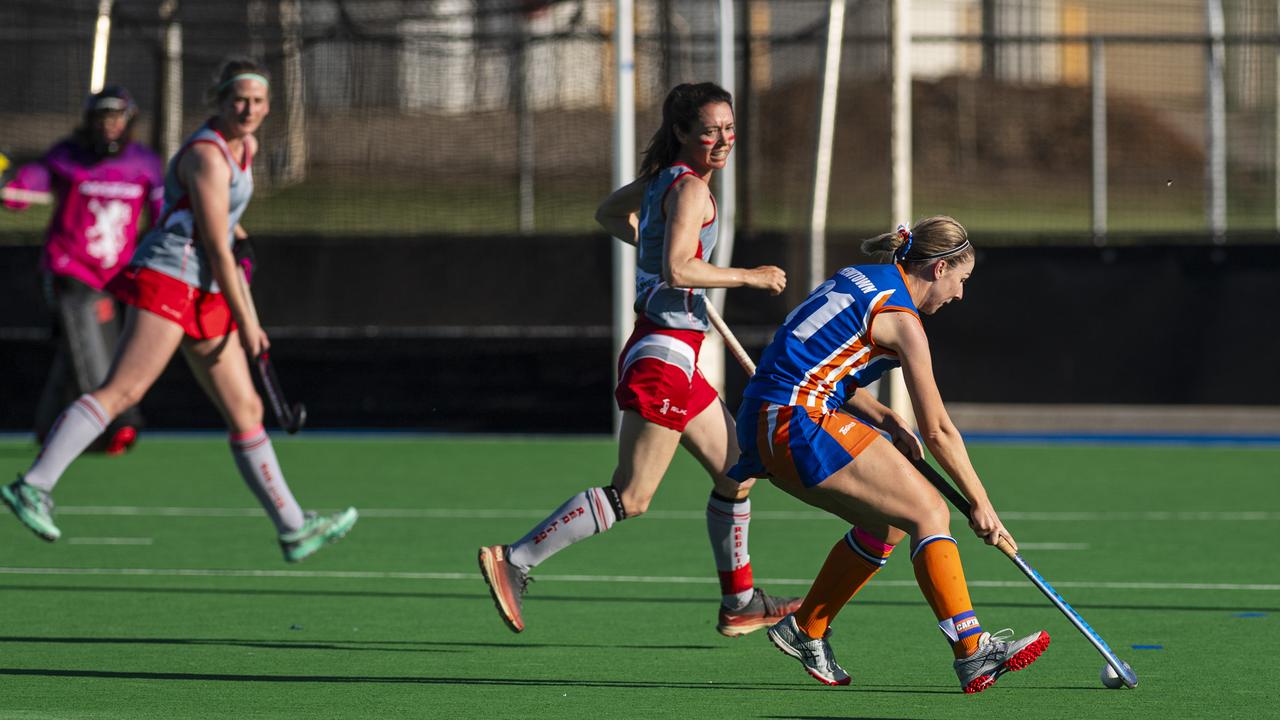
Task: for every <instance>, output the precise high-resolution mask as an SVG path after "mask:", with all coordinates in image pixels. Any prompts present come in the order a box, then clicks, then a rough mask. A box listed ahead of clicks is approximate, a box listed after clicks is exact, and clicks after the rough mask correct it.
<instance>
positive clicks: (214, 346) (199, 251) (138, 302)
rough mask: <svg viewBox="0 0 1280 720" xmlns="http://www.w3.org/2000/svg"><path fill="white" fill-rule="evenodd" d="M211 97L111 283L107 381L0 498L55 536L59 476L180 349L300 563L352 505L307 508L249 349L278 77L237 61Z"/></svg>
mask: <svg viewBox="0 0 1280 720" xmlns="http://www.w3.org/2000/svg"><path fill="white" fill-rule="evenodd" d="M210 100H211V101H212V103H213V105H214V108H215V114H214V115H213V117H211V118H209V120H208V121H207V122H205V123H204V125H202V126H201V127H200V129H198V130H197V131H196V132H195V133H193V134H192V135H191V137H189V138H188V139H187V141H186V142H185V143H184V144H183V145H182V148H181V149H180V150H179V151H178V152H177V154H175V155H174V157H173V159H172V160H170V161H169V167H168V172H167V173H166V175H165V186H164V211H163V213H162V214H161V217H160V219H159V220H158V221H157V222H156V223H155V226H154V227H153V228H152V230H151V231H150V232H149V233H148V234H147V236H146V237H145V238H144V239H143V240H142V242H141V244H140V245H139V246H138V250H137V251H136V252H135V253H134V255H133V259H132V260H131V261H130V263H129V266H128V267H127V268H126V269H125V270H124V271H123V272H121V273H120V274H119V275H117V276H116V277H115V278H114V279H113V280H112V281H111V282H110V283H109V284H108V285H107V289H108V290H109V291H111V292H112V293H114V294H115V295H116V297H118V298H120V299H121V300H122V301H124V302H125V303H127V304H128V305H130V306H131V307H130V308H129V314H128V317H127V318H126V321H125V329H124V334H123V338H122V340H121V344H120V349H119V350H118V352H117V354H116V357H115V360H114V362H113V364H112V367H111V370H110V371H109V372H108V374H107V379H106V381H105V382H104V383H103V384H102V386H101V387H99V388H98V389H97V390H94V391H93V392H90V393H86V394H84V395H82V396H80V398H79V399H77V400H76V401H75V402H74V403H72V404H71V406H70V407H68V408H67V409H66V410H65V411H63V413H62V415H61V416H60V417H59V419H58V420H57V422H56V423H55V426H54V428H55V429H54V430H53V431H52V432H51V433H50V435H49V438H48V440H47V441H46V443H45V447H44V450H43V452H41V454H40V456H39V457H37V458H36V461H35V463H34V464H32V466H31V468H30V469H29V470H28V471H27V472H26V473H25V474H24V475H23V476H21V477H19V479H18V480H17V482H14V483H12V484H11V485H8V486H6V487H4V488H0V490H2V491H3V492H0V495H2V496H3V498H4V500H5V501H6V502H7V503H8V504H9V506H10V507H11V508H12V509H13V511H14V513H15V514H17V516H18V518H19V519H20V520H22V522H23V523H24V524H26V525H27V526H28V527H29V528H30V529H31V530H33V531H34V532H35V533H36V534H37V535H39V536H40V537H42V538H44V539H45V540H49V541H53V540H56V539H58V537H59V536H60V535H61V532H60V531H59V530H58V528H57V526H55V525H54V523H53V517H52V509H53V501H52V499H51V497H50V496H51V493H52V491H53V488H54V485H55V484H56V483H57V481H58V478H59V477H60V476H61V475H62V473H63V471H65V470H66V468H67V466H68V465H70V464H71V462H72V461H73V460H74V459H75V458H76V457H78V456H79V455H80V453H81V452H83V451H84V449H85V448H86V447H87V446H88V445H89V444H90V443H91V442H93V440H94V438H96V437H97V436H98V435H100V434H101V433H102V431H103V429H104V428H105V427H106V426H107V424H108V423H110V422H111V420H112V419H113V418H114V417H116V416H117V415H119V414H120V413H121V412H122V411H123V410H125V409H126V408H128V407H131V406H132V405H135V404H137V403H138V401H140V400H141V399H142V397H143V395H145V394H146V392H147V391H148V390H149V389H150V388H151V386H152V384H154V383H155V381H156V379H157V378H159V376H160V373H161V372H162V371H163V370H164V368H165V366H167V365H168V364H169V360H170V359H171V358H172V357H173V355H174V353H175V352H177V351H178V350H179V349H181V350H182V354H183V356H184V357H185V358H186V360H187V364H188V365H189V366H190V367H191V371H192V373H193V374H194V375H195V376H196V380H197V381H198V382H199V383H200V386H201V387H202V388H204V390H205V392H206V393H207V394H208V396H209V398H210V400H212V401H213V404H214V406H215V407H216V408H217V409H218V411H219V412H220V413H221V414H222V417H223V419H224V420H225V421H226V423H227V428H228V430H229V431H230V435H231V437H230V442H231V454H232V456H233V457H234V459H235V463H236V467H237V468H238V469H239V471H240V474H241V476H242V477H243V478H244V480H245V482H246V483H247V484H248V485H249V488H250V489H251V490H252V491H253V493H254V495H255V496H256V497H257V498H258V501H259V502H260V503H261V504H262V507H263V509H264V510H265V511H266V512H267V514H268V515H269V516H270V517H271V520H272V521H273V522H274V523H275V527H276V531H277V533H278V534H279V540H280V546H281V549H282V550H283V552H284V557H285V560H287V561H289V562H297V561H299V560H302V559H303V558H305V557H307V556H308V555H310V554H312V553H314V552H315V551H316V550H318V549H320V548H321V547H323V546H324V545H325V544H326V543H330V542H334V541H336V540H338V539H340V538H341V537H342V536H343V535H345V534H346V533H347V531H348V530H350V529H351V526H352V525H354V524H355V521H356V510H355V508H348V509H347V510H345V511H343V512H340V513H336V514H334V515H331V516H327V517H320V516H317V515H314V514H306V513H303V511H302V509H301V507H299V505H298V502H297V501H296V500H295V499H294V497H293V494H292V492H290V490H289V486H288V485H287V484H286V483H285V479H284V474H283V473H282V472H281V471H280V464H279V462H278V461H277V459H276V455H275V451H274V450H273V449H272V447H271V440H270V439H269V438H268V437H267V433H266V430H265V429H264V428H263V424H262V415H263V411H262V399H261V398H260V397H259V396H258V394H257V392H256V391H255V390H254V387H253V379H252V376H251V374H250V371H249V363H248V359H247V357H246V353H247V354H248V355H250V356H253V357H257V356H258V355H260V354H262V353H263V352H264V351H266V350H267V348H268V347H270V342H269V341H268V339H267V335H266V333H265V332H263V330H262V327H261V326H260V325H259V324H258V319H257V317H256V316H255V314H254V313H253V311H252V307H251V305H250V303H251V301H250V299H249V298H248V296H247V293H246V292H244V288H245V287H246V286H245V285H242V284H241V282H240V276H239V273H240V272H242V269H241V268H240V267H239V266H238V265H237V262H236V259H235V256H234V254H233V252H232V246H233V244H234V243H235V242H236V241H237V239H241V240H243V239H245V238H247V234H246V233H245V231H244V229H243V228H241V227H240V223H239V221H240V217H241V215H242V214H243V213H244V210H245V208H246V207H247V206H248V204H249V198H250V197H251V196H252V194H253V170H252V165H253V157H254V155H255V154H257V150H258V141H257V139H256V138H255V137H254V134H253V133H254V131H256V130H257V129H258V127H259V126H260V125H262V121H263V120H264V119H265V118H266V117H267V113H268V112H270V109H271V104H270V80H269V79H268V77H267V73H266V71H265V70H264V69H263V68H262V66H261V65H259V64H258V63H256V62H253V61H250V60H234V61H231V62H228V63H227V64H226V65H224V66H223V68H222V70H221V72H220V73H219V75H218V79H217V81H216V82H215V83H214V85H213V87H212V88H211V90H210Z"/></svg>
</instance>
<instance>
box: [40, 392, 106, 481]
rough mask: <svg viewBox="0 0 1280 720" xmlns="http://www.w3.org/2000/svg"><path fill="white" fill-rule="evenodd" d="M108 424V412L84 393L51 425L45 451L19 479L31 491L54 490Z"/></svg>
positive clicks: (43, 450) (45, 442) (41, 451)
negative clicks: (29, 487) (73, 461)
mask: <svg viewBox="0 0 1280 720" xmlns="http://www.w3.org/2000/svg"><path fill="white" fill-rule="evenodd" d="M110 422H111V418H110V417H108V416H107V411H106V410H104V409H103V408H102V405H100V404H99V403H98V401H97V400H96V399H95V398H94V397H93V396H92V395H90V394H88V393H85V394H84V395H81V396H80V397H78V398H76V401H75V402H73V403H71V404H70V405H68V406H67V409H66V410H63V411H62V414H61V415H59V416H58V419H57V420H54V421H53V427H52V428H50V430H49V435H48V437H47V438H46V439H45V441H44V448H43V449H41V450H40V454H39V455H36V461H35V462H33V463H31V469H30V470H27V472H26V473H24V474H23V476H22V479H23V480H24V481H25V482H26V483H27V484H28V485H30V486H31V487H35V488H40V489H41V490H43V491H45V492H53V486H54V485H57V484H58V478H60V477H62V473H64V472H66V470H67V466H68V465H70V464H71V461H72V460H75V459H76V458H78V457H80V453H82V452H84V449H85V448H87V447H89V443H92V442H93V441H94V440H96V439H98V436H99V435H101V434H102V431H103V430H105V429H106V428H107V423H110Z"/></svg>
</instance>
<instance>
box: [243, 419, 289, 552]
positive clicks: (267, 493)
mask: <svg viewBox="0 0 1280 720" xmlns="http://www.w3.org/2000/svg"><path fill="white" fill-rule="evenodd" d="M231 457H233V458H235V460H236V467H237V468H238V469H239V470H240V476H241V477H243V478H244V482H245V484H246V485H248V486H249V489H250V490H252V491H253V494H254V496H255V497H257V498H258V502H260V503H262V509H263V510H266V511H267V515H268V516H269V517H270V518H271V522H273V523H275V524H276V532H278V533H280V534H284V533H287V532H293V531H294V530H297V529H298V528H300V527H302V523H303V517H302V508H300V507H298V501H297V500H294V499H293V493H292V492H290V490H289V484H288V483H286V482H285V481H284V473H283V472H281V471H280V462H279V461H278V460H276V451H275V448H273V447H271V438H269V437H267V431H266V429H265V428H263V427H262V426H261V425H259V426H258V429H256V430H250V431H249V432H247V433H240V434H236V433H232V435H231Z"/></svg>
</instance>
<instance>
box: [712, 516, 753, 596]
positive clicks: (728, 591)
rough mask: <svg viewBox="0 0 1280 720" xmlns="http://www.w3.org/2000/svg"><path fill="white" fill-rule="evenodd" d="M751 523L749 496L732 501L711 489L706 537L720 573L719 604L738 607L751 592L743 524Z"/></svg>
mask: <svg viewBox="0 0 1280 720" xmlns="http://www.w3.org/2000/svg"><path fill="white" fill-rule="evenodd" d="M750 523H751V499H750V498H746V499H744V500H742V501H740V502H739V501H734V500H730V499H729V498H726V497H724V496H722V495H719V494H718V493H715V492H712V493H711V497H710V498H708V500H707V536H708V537H710V538H711V554H712V555H714V556H715V558H716V570H717V571H718V572H719V575H720V604H722V605H724V606H725V607H727V608H729V609H730V610H741V609H742V608H744V607H746V606H747V603H749V602H751V596H752V595H753V594H755V582H754V580H753V579H752V577H751V554H750V553H748V552H747V527H748V525H750Z"/></svg>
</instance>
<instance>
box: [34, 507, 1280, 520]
mask: <svg viewBox="0 0 1280 720" xmlns="http://www.w3.org/2000/svg"><path fill="white" fill-rule="evenodd" d="M547 512H548V510H547V509H540V510H523V509H484V508H472V509H455V508H361V509H360V516H361V517H364V518H383V519H408V520H413V519H422V520H486V519H517V520H521V519H523V520H541V519H542V518H544V517H546V516H547ZM58 514H60V515H90V516H94V515H98V516H110V515H115V516H136V517H254V518H256V517H260V516H261V515H262V510H260V509H258V508H207V507H139V506H131V505H65V506H59V507H58ZM645 517H646V518H651V519H653V520H697V521H702V520H704V519H705V518H706V513H705V512H704V511H702V510H652V511H650V512H647V513H645ZM751 517H752V518H753V519H755V520H798V521H802V522H812V521H814V520H833V521H834V520H835V518H834V517H832V516H831V515H829V514H827V513H825V512H820V511H817V510H756V511H753V512H752V513H751ZM1000 518H1001V519H1002V520H1029V521H1043V522H1080V521H1084V520H1101V521H1114V520H1152V521H1176V522H1188V521H1201V522H1243V521H1273V520H1280V512H1270V511H1265V510H1238V511H1172V510H1148V511H1099V512H1088V511H1079V512H1020V511H1016V510H1011V511H1001V512H1000Z"/></svg>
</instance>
